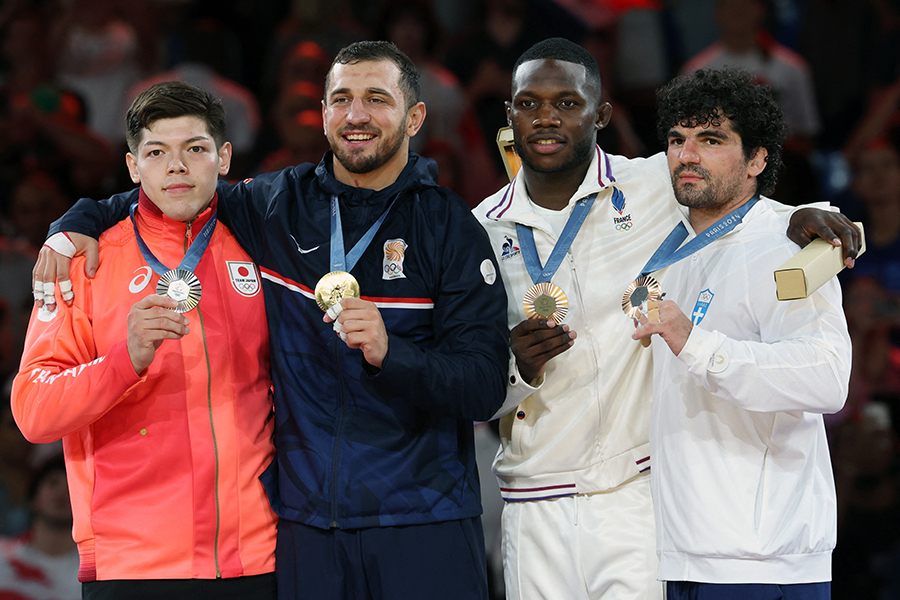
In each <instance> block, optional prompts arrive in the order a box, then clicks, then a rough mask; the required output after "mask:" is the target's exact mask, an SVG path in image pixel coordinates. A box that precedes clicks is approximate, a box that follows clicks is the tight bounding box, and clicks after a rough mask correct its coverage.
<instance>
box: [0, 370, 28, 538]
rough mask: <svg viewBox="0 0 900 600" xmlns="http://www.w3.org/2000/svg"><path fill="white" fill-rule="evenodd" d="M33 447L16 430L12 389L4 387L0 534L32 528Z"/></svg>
mask: <svg viewBox="0 0 900 600" xmlns="http://www.w3.org/2000/svg"><path fill="white" fill-rule="evenodd" d="M32 448H33V446H32V445H31V444H30V443H28V441H27V440H26V439H25V438H24V437H22V433H21V432H20V431H19V428H18V427H16V422H15V421H14V420H13V416H12V410H11V409H10V405H9V386H4V389H3V394H2V395H0V535H5V536H16V535H19V534H21V533H22V532H24V531H25V530H26V529H27V528H28V485H29V483H30V482H31V475H32V472H31V467H30V466H29V464H30V463H29V459H30V456H31V452H32Z"/></svg>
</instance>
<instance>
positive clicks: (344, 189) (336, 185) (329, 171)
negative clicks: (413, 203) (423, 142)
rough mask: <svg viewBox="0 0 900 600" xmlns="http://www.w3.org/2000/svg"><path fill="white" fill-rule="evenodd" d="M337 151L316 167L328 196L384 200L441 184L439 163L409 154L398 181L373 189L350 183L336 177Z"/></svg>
mask: <svg viewBox="0 0 900 600" xmlns="http://www.w3.org/2000/svg"><path fill="white" fill-rule="evenodd" d="M333 161H334V154H333V153H332V152H331V150H329V151H327V152H326V153H325V156H323V157H322V160H321V162H319V165H318V166H317V167H316V179H317V180H318V182H319V187H320V188H321V189H322V191H323V192H325V194H327V195H328V196H339V197H342V198H345V199H347V200H348V201H350V202H367V203H370V202H381V201H384V200H388V199H393V198H394V197H395V196H397V194H399V193H400V192H402V191H407V190H409V191H419V190H423V189H426V188H434V187H438V183H437V176H438V169H437V163H436V162H435V161H433V160H432V159H430V158H424V157H422V156H419V155H418V154H416V153H415V152H410V153H409V161H408V162H407V163H406V166H405V167H404V168H403V171H402V172H401V173H400V175H399V176H398V177H397V181H395V182H394V183H392V184H391V185H389V186H388V187H386V188H384V189H382V190H371V189H366V188H357V187H353V186H350V185H346V184H343V183H341V182H340V181H338V180H337V179H335V177H334V162H333Z"/></svg>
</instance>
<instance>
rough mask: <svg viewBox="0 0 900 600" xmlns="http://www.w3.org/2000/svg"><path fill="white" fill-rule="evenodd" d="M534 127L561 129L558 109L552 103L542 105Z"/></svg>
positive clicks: (535, 118)
mask: <svg viewBox="0 0 900 600" xmlns="http://www.w3.org/2000/svg"><path fill="white" fill-rule="evenodd" d="M532 125H534V126H535V127H559V115H558V114H557V112H556V107H555V106H553V105H552V104H550V103H544V104H541V105H540V106H539V107H538V109H537V114H536V115H535V117H534V121H533V122H532Z"/></svg>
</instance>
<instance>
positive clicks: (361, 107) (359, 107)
mask: <svg viewBox="0 0 900 600" xmlns="http://www.w3.org/2000/svg"><path fill="white" fill-rule="evenodd" d="M368 120H369V112H368V111H367V110H366V105H365V103H364V102H363V99H362V98H354V99H353V100H352V101H351V102H350V109H349V110H348V111H347V122H348V123H353V124H358V123H365V122H367V121H368Z"/></svg>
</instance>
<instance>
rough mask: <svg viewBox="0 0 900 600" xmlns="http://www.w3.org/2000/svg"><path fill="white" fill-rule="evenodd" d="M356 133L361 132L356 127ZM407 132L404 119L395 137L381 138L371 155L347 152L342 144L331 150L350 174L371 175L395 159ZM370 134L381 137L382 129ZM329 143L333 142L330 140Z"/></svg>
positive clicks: (332, 145) (364, 152) (361, 152)
mask: <svg viewBox="0 0 900 600" xmlns="http://www.w3.org/2000/svg"><path fill="white" fill-rule="evenodd" d="M353 130H354V131H359V130H360V129H359V127H354V128H353ZM405 130H406V118H405V117H404V119H403V122H402V123H400V126H399V127H398V128H397V130H396V131H395V132H394V133H393V135H391V136H388V137H380V139H379V142H378V145H377V146H376V147H375V149H374V150H373V151H372V152H371V153H368V154H367V153H366V151H365V150H363V151H353V150H346V149H344V148H343V147H342V146H341V145H340V144H331V149H332V151H333V152H334V155H335V157H336V158H337V159H338V162H340V163H341V166H343V167H344V168H345V169H347V171H349V172H350V173H371V172H372V171H375V170H377V169H380V168H381V167H383V166H384V165H386V164H387V163H388V162H389V161H390V160H391V159H392V158H394V157H395V156H396V155H397V153H398V152H399V151H400V147H401V146H403V136H404V135H405V133H404V131H405ZM368 133H374V134H375V135H378V136H380V135H381V130H380V129H372V130H369V131H368ZM337 135H338V136H339V137H340V135H341V133H340V132H338V134H337ZM329 142H331V140H330V139H329Z"/></svg>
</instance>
